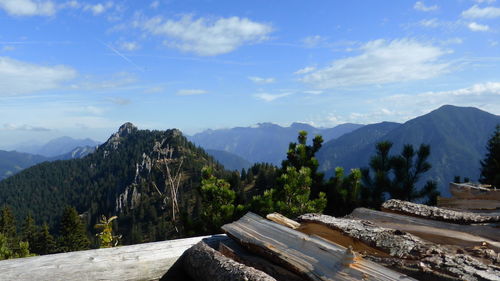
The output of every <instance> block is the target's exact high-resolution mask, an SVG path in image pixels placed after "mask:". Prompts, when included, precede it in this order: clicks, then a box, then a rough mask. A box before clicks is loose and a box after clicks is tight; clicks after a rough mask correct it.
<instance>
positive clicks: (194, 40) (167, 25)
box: [135, 16, 272, 56]
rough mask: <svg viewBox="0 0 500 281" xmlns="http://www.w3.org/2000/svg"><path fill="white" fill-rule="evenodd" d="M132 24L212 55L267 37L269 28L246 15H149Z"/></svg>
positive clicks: (184, 48)
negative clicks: (143, 19) (171, 16)
mask: <svg viewBox="0 0 500 281" xmlns="http://www.w3.org/2000/svg"><path fill="white" fill-rule="evenodd" d="M135 25H136V26H137V27H140V28H142V29H144V30H146V31H147V32H149V33H151V34H153V35H159V36H164V37H165V41H164V44H165V45H166V46H168V47H171V48H176V49H179V50H182V51H184V52H191V53H195V54H197V55H200V56H215V55H220V54H226V53H229V52H232V51H234V50H236V49H237V48H239V47H241V46H242V45H244V44H248V43H255V42H260V41H263V40H266V39H267V38H268V37H267V36H268V34H269V33H271V31H272V27H271V26H269V25H267V24H263V23H258V22H253V21H251V20H249V19H247V18H239V17H229V18H218V19H208V18H203V17H201V18H198V19H195V18H193V17H192V16H183V17H182V18H181V19H179V20H171V19H168V20H164V19H162V18H161V17H155V18H151V19H149V20H146V21H144V22H142V23H138V22H136V23H135Z"/></svg>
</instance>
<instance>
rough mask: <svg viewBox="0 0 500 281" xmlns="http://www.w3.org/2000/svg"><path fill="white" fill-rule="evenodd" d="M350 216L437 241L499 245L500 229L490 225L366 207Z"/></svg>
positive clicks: (466, 244) (496, 246) (443, 242)
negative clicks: (411, 215)
mask: <svg viewBox="0 0 500 281" xmlns="http://www.w3.org/2000/svg"><path fill="white" fill-rule="evenodd" d="M347 217H348V218H355V219H361V220H369V221H371V222H373V223H374V224H377V225H379V226H382V227H389V228H394V229H399V230H402V231H407V232H410V233H412V234H414V235H417V236H419V237H422V238H424V239H426V240H429V241H432V242H434V243H439V244H458V245H462V246H474V245H481V244H483V242H487V243H488V244H490V245H491V246H492V247H493V248H495V249H499V248H500V242H499V241H500V229H499V228H494V227H490V226H482V225H458V224H454V223H447V222H441V221H434V220H428V219H423V218H417V217H409V216H403V215H398V214H395V213H386V212H380V211H375V210H370V209H366V208H357V209H355V210H354V211H353V212H352V213H351V214H349V215H348V216H347ZM460 243H463V244H460Z"/></svg>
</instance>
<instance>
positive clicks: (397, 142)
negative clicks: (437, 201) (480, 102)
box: [318, 105, 500, 195]
mask: <svg viewBox="0 0 500 281" xmlns="http://www.w3.org/2000/svg"><path fill="white" fill-rule="evenodd" d="M499 123H500V116H497V115H493V114H490V113H488V112H485V111H482V110H479V109H477V108H472V107H456V106H450V105H446V106H442V107H440V108H439V109H436V110H434V111H432V112H430V113H428V114H425V115H423V116H420V117H417V118H415V119H412V120H409V121H407V122H406V123H404V124H402V125H400V126H397V127H395V128H393V129H392V130H389V131H388V132H387V133H386V134H385V135H380V136H377V137H376V138H374V137H373V136H370V135H369V134H370V133H369V132H367V133H366V134H360V136H358V137H359V138H367V139H370V138H372V139H373V141H371V143H369V142H368V143H367V144H366V145H365V146H363V147H360V148H356V149H354V148H353V146H356V144H354V145H349V142H350V141H352V140H355V139H356V138H353V139H352V140H349V139H348V138H350V137H352V136H349V135H345V136H343V137H341V138H339V139H338V140H335V141H331V142H328V143H326V144H325V145H324V147H323V148H322V149H321V151H320V152H319V156H318V158H319V159H320V163H321V169H322V170H323V171H327V173H328V174H331V173H332V168H334V167H335V166H343V167H345V168H347V169H350V168H356V167H363V166H365V167H366V166H368V162H369V158H370V157H371V156H372V155H373V154H374V152H375V144H376V143H377V142H379V141H384V140H388V141H391V142H392V143H394V146H393V149H392V153H393V154H395V153H399V152H401V149H402V147H403V145H404V144H413V145H414V146H418V145H420V144H421V143H424V144H429V145H430V146H431V156H430V157H429V162H430V163H431V165H432V166H433V167H432V169H431V170H430V171H429V172H428V173H427V174H426V176H425V177H424V178H422V179H421V182H424V181H425V180H427V179H432V180H435V181H437V183H438V186H439V189H440V191H441V193H442V194H443V195H448V194H449V193H448V182H450V181H452V180H453V177H454V176H455V175H460V176H464V177H469V178H470V179H472V180H474V181H477V180H478V177H479V167H480V164H479V161H480V160H481V159H482V158H483V157H484V154H485V152H486V142H487V140H488V138H489V136H490V135H491V134H492V132H493V130H494V128H495V126H496V124H499ZM375 125H376V124H375ZM367 127H369V126H366V127H364V128H362V129H360V130H358V131H360V132H363V131H362V130H363V129H366V128H367ZM360 132H358V134H359V133H360ZM353 133H355V132H353ZM351 134H352V133H351ZM341 151H342V152H341ZM345 151H349V153H346V152H345Z"/></svg>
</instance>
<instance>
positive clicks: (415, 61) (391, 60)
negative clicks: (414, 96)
mask: <svg viewBox="0 0 500 281" xmlns="http://www.w3.org/2000/svg"><path fill="white" fill-rule="evenodd" d="M360 50H361V51H362V53H361V54H360V55H358V56H353V57H348V58H344V59H339V60H336V61H333V62H332V63H331V64H330V65H329V66H327V67H325V68H323V69H318V70H315V71H313V72H309V73H308V74H306V75H305V76H304V77H303V78H302V79H301V81H303V82H305V83H308V84H311V85H313V86H314V87H317V88H322V89H327V88H339V87H346V86H359V85H373V84H386V83H395V82H402V81H412V80H423V79H429V78H434V77H437V76H439V75H441V74H443V73H446V72H448V71H450V64H449V63H446V62H442V61H440V60H439V59H440V58H442V56H444V55H445V54H447V53H449V51H446V50H443V49H441V48H439V47H436V46H433V45H431V44H427V43H421V42H418V41H416V40H412V39H401V40H393V41H386V40H382V39H380V40H375V41H370V42H368V43H366V44H365V45H364V46H363V47H361V49H360Z"/></svg>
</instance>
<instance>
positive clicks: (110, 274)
mask: <svg viewBox="0 0 500 281" xmlns="http://www.w3.org/2000/svg"><path fill="white" fill-rule="evenodd" d="M220 237H225V235H224V236H222V235H219V236H213V237H210V238H209V237H208V236H206V237H194V238H186V239H178V240H169V241H163V242H154V243H144V244H137V245H131V246H121V247H116V248H108V249H97V250H88V251H78V252H70V253H62V254H55V255H46V256H38V257H30V258H22V259H12V260H4V261H0V280H15V281H21V280H30V281H37V280H40V281H47V280H50V281H56V280H141V281H142V280H159V279H160V278H161V277H162V276H163V275H164V274H165V273H166V272H167V270H168V269H169V268H170V266H172V264H174V263H175V262H176V261H177V259H178V258H179V257H180V256H181V255H182V253H183V252H184V251H185V250H187V249H188V248H190V247H191V246H193V245H194V244H196V243H198V242H199V241H201V240H202V239H203V238H209V239H215V240H218V239H220Z"/></svg>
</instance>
